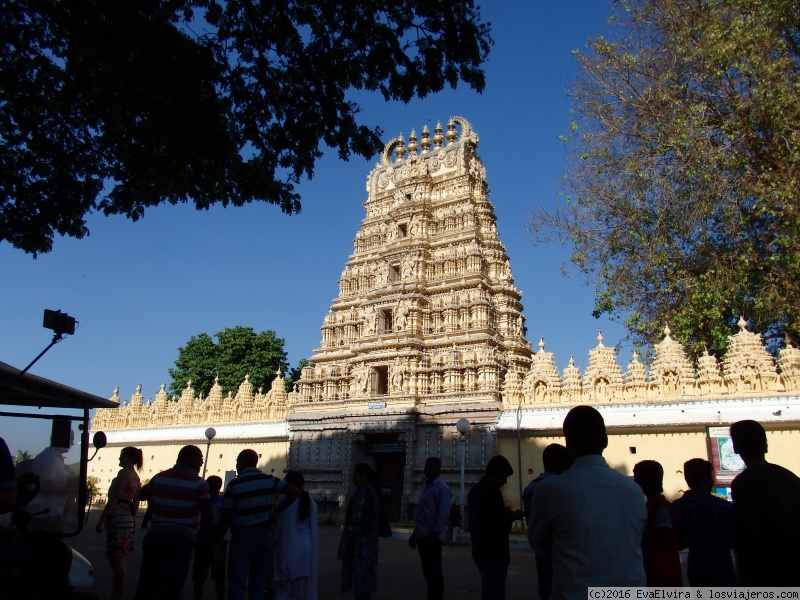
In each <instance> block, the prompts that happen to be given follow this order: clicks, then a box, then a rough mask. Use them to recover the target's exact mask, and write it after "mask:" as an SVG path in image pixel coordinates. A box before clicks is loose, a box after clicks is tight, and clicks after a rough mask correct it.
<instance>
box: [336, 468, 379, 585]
mask: <svg viewBox="0 0 800 600" xmlns="http://www.w3.org/2000/svg"><path fill="white" fill-rule="evenodd" d="M375 481H376V476H375V471H373V470H372V467H370V466H369V465H368V464H366V463H359V464H357V465H356V466H355V467H354V468H353V483H354V484H355V486H356V491H355V492H354V493H353V495H352V496H351V497H350V501H349V502H348V503H347V514H346V516H345V521H344V529H343V530H342V537H341V539H340V540H339V553H338V558H339V560H341V561H342V582H341V590H342V593H343V594H344V593H347V592H350V591H352V592H353V596H355V598H356V600H369V598H370V597H371V594H372V593H373V592H374V591H375V590H376V588H377V585H378V510H379V509H380V500H379V497H378V492H377V491H376V489H375V485H374V484H375Z"/></svg>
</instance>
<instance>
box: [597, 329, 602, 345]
mask: <svg viewBox="0 0 800 600" xmlns="http://www.w3.org/2000/svg"><path fill="white" fill-rule="evenodd" d="M597 343H598V344H599V345H600V346H602V345H603V332H602V331H598V332H597Z"/></svg>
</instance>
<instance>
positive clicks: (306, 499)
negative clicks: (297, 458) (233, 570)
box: [273, 471, 319, 600]
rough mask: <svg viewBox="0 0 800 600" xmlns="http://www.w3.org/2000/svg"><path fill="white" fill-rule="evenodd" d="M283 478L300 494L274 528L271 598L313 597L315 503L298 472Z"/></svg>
mask: <svg viewBox="0 0 800 600" xmlns="http://www.w3.org/2000/svg"><path fill="white" fill-rule="evenodd" d="M286 481H287V482H289V483H291V484H292V485H294V486H295V487H296V488H297V489H299V490H300V495H299V496H298V498H297V501H296V502H292V503H291V504H290V505H289V506H288V507H287V508H286V510H284V511H283V512H282V513H281V514H280V516H279V517H278V522H277V523H276V527H275V552H274V553H273V556H274V557H275V600H317V573H318V571H319V550H318V544H317V540H318V531H317V503H316V502H314V499H313V498H312V497H311V496H310V495H309V494H308V492H307V491H305V490H304V489H303V485H304V484H305V479H304V478H303V475H302V473H300V471H290V472H288V473H287V474H286Z"/></svg>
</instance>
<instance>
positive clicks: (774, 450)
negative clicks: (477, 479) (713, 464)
mask: <svg viewBox="0 0 800 600" xmlns="http://www.w3.org/2000/svg"><path fill="white" fill-rule="evenodd" d="M499 441H500V444H499V447H500V453H501V454H502V455H503V456H505V457H506V458H507V459H508V460H509V462H510V463H511V466H512V467H514V475H512V476H511V477H509V479H508V483H507V484H506V485H505V487H504V488H503V495H504V496H505V498H506V499H507V500H508V503H509V506H511V507H512V508H517V506H518V505H519V496H520V493H519V485H518V481H519V480H518V478H517V438H516V437H501V438H500V440H499ZM767 442H768V444H769V453H768V454H767V460H768V461H769V462H773V463H777V464H779V465H781V466H783V467H786V468H787V469H789V470H790V471H793V472H794V473H798V474H800V431H798V430H782V431H768V432H767ZM552 443H558V444H564V438H563V437H528V438H526V437H523V438H522V486H523V488H524V487H525V486H526V485H527V484H528V482H530V481H531V480H532V479H534V478H535V477H537V476H538V475H539V473H541V472H542V470H543V467H542V451H543V450H544V448H545V447H546V446H548V445H549V444H552ZM631 448H636V454H633V453H632V452H631ZM603 457H604V458H605V459H606V461H607V462H608V464H609V465H610V466H611V467H613V468H614V469H616V470H617V471H619V472H620V473H622V474H623V475H629V476H633V466H634V465H635V464H636V463H637V462H639V461H642V460H657V461H658V462H660V463H661V466H663V467H664V495H665V496H666V497H667V499H669V500H674V499H676V498H679V497H680V496H681V494H682V493H683V491H684V490H686V489H688V488H687V486H686V481H685V480H684V478H683V463H684V462H686V461H687V460H689V459H690V458H703V459H706V460H710V457H709V455H708V450H707V446H706V437H705V432H704V431H696V432H694V431H692V432H673V433H649V434H643V433H630V434H617V433H610V434H609V436H608V448H606V450H605V452H604V453H603ZM529 470H530V471H529Z"/></svg>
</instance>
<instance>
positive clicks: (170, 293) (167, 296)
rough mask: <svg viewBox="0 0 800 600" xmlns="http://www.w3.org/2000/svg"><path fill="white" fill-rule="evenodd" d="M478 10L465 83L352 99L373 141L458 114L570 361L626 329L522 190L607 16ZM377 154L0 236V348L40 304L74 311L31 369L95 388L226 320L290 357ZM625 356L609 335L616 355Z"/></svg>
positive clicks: (26, 350)
mask: <svg viewBox="0 0 800 600" xmlns="http://www.w3.org/2000/svg"><path fill="white" fill-rule="evenodd" d="M482 14H483V17H484V19H485V20H487V21H490V22H491V23H492V26H493V36H494V39H495V45H494V47H493V49H492V53H491V55H490V59H489V62H488V63H487V64H486V65H485V68H486V73H487V82H486V89H485V91H484V93H483V94H480V95H479V94H477V93H476V92H474V91H473V90H471V89H469V88H467V87H466V86H462V87H460V88H459V89H458V90H457V91H455V92H453V91H447V92H443V93H440V94H437V95H435V96H432V97H429V98H427V99H425V100H418V101H415V102H412V103H410V104H408V105H403V104H387V103H385V102H383V100H382V98H381V97H380V96H378V95H368V94H358V95H357V96H356V97H355V99H356V100H357V101H358V102H359V103H360V104H361V106H362V108H363V122H365V123H367V124H370V125H379V126H380V127H382V128H383V130H384V132H385V140H386V141H388V140H390V139H391V138H393V137H395V136H397V135H398V134H400V133H402V134H403V136H404V137H405V138H406V139H407V138H408V133H409V132H410V130H411V129H412V128H415V129H416V131H417V133H418V134H419V133H420V132H421V130H422V127H423V125H425V124H428V125H429V127H430V128H431V129H433V126H435V125H436V121H437V120H441V121H442V124H443V125H446V123H447V119H448V118H449V117H450V116H451V115H461V116H463V117H465V118H466V119H467V120H468V121H470V123H471V124H472V126H473V128H474V130H475V132H476V133H477V134H478V136H479V137H480V144H479V147H478V153H479V155H480V156H481V158H482V159H483V162H484V165H485V166H486V170H487V178H488V182H489V187H490V191H491V196H490V199H491V201H492V202H493V204H494V207H495V210H496V213H497V217H498V230H499V233H500V238H501V240H502V241H503V243H504V244H505V246H506V249H507V252H508V255H509V257H510V261H511V269H512V272H513V275H514V279H515V283H516V285H517V287H518V288H519V289H520V290H521V291H522V294H523V296H522V302H523V304H524V306H525V310H524V314H525V316H526V319H527V327H528V339H529V340H530V341H531V342H532V343H533V345H534V349H536V344H537V343H538V341H539V338H540V337H542V336H543V337H544V339H545V342H546V350H547V351H551V352H554V353H555V359H556V365H557V366H558V368H559V370H562V369H563V368H564V367H565V366H566V365H567V363H568V361H569V357H570V355H571V354H572V355H574V357H575V362H576V365H577V366H579V367H580V368H581V369H583V368H585V366H586V363H587V360H588V352H589V350H590V349H591V348H593V347H595V346H596V345H597V341H596V339H595V338H596V336H597V331H598V329H602V331H603V335H604V337H605V341H604V343H605V344H606V345H615V344H617V343H618V342H619V341H620V340H621V339H622V338H623V337H624V335H625V330H624V328H623V327H621V326H620V325H618V324H614V323H610V322H609V321H608V320H606V319H600V320H597V319H594V318H593V317H592V316H591V312H592V307H593V301H594V293H593V288H591V287H587V286H586V284H585V281H584V280H583V279H582V278H581V277H580V275H578V274H575V275H574V276H573V277H572V278H565V277H564V276H562V275H561V273H560V271H561V267H562V263H564V262H566V261H568V260H569V249H568V248H564V247H561V246H559V245H549V246H538V247H537V246H535V245H534V244H533V242H532V240H531V238H530V235H529V234H528V233H527V232H526V228H525V225H526V223H527V222H528V221H529V219H530V214H529V211H530V209H531V208H532V207H536V206H540V205H544V206H552V205H553V204H554V203H555V202H556V200H557V195H558V192H559V187H558V184H559V180H560V179H561V177H562V175H563V173H564V159H565V149H564V147H563V144H562V143H561V142H560V141H559V139H558V136H559V135H562V134H565V133H566V132H567V131H568V130H569V123H570V100H569V98H568V97H567V95H566V87H567V84H568V81H569V80H570V78H571V77H573V76H574V74H575V59H574V57H573V56H572V54H571V52H572V51H573V50H575V49H583V48H585V44H586V40H587V38H589V37H592V36H595V35H598V34H607V33H608V32H609V29H610V26H609V25H608V23H607V17H608V16H609V15H610V14H611V8H610V3H609V2H606V1H605V0H561V1H559V2H551V1H548V2H545V1H542V0H526V1H516V2H490V3H486V6H484V8H483V10H482ZM377 160H378V157H374V158H372V159H370V160H363V159H360V158H356V159H351V161H350V162H342V161H340V160H339V159H338V158H337V157H336V154H335V153H334V152H328V153H327V154H326V156H325V157H324V158H323V159H322V160H321V161H319V163H318V165H317V169H316V173H315V176H314V179H313V180H311V181H306V182H304V183H303V184H302V185H301V186H300V188H299V191H300V193H301V194H302V205H303V212H302V213H300V214H298V215H293V216H286V215H284V214H282V213H281V212H280V211H279V210H278V209H277V208H276V207H275V206H273V205H268V204H253V205H250V206H247V207H244V208H227V209H223V208H214V209H212V210H210V211H196V210H195V209H194V208H192V207H191V206H190V205H181V206H177V207H173V206H169V205H166V206H161V207H158V208H156V209H151V210H149V211H148V212H147V213H146V215H145V217H144V219H142V220H140V221H139V222H137V223H133V222H131V221H129V220H127V219H125V218H123V217H111V218H106V217H102V216H92V217H91V218H90V220H89V228H90V230H91V235H90V236H89V237H88V238H85V239H83V240H73V239H71V238H69V239H68V238H58V239H56V241H55V245H54V249H53V251H52V252H51V253H49V254H47V255H43V256H40V257H39V258H38V259H33V258H31V257H30V256H29V255H26V254H24V253H22V252H21V251H19V250H15V249H13V248H12V247H11V246H10V245H9V244H7V243H3V244H0V282H2V284H1V285H0V315H2V318H0V360H2V361H3V362H6V363H9V364H11V365H13V366H16V367H18V368H22V367H24V366H25V365H27V364H28V363H29V362H30V361H31V360H32V359H33V358H34V357H35V356H36V355H37V354H38V353H39V352H40V351H41V350H42V349H44V347H45V346H46V345H47V344H48V343H49V341H50V338H51V333H50V332H49V331H48V330H46V329H44V328H43V327H42V311H43V309H45V308H50V309H54V310H55V309H60V310H62V311H65V312H68V313H69V314H70V315H72V316H74V317H75V318H76V319H77V320H78V321H79V322H80V326H79V328H78V330H77V331H76V333H75V335H74V336H72V337H68V338H67V339H66V340H64V341H63V342H61V343H60V344H57V345H56V346H55V347H54V348H53V349H51V350H50V352H49V353H47V354H46V355H45V356H44V357H43V358H42V359H41V360H40V361H39V362H38V363H37V364H36V365H35V366H34V367H33V369H32V371H31V372H33V373H35V374H37V375H41V376H44V377H48V378H51V379H55V380H57V381H60V382H63V383H65V384H67V385H71V386H73V387H77V388H80V389H83V390H86V391H88V392H91V393H94V394H97V395H99V396H104V397H109V396H111V394H112V392H113V390H114V388H115V387H116V386H119V388H120V396H121V397H122V398H129V397H130V395H131V394H132V393H133V392H134V390H135V388H136V386H137V384H142V386H143V390H142V393H143V394H144V396H145V398H148V397H153V396H154V395H155V393H156V392H157V391H158V389H159V386H160V384H161V383H169V376H168V374H167V369H168V368H169V367H170V366H172V364H173V362H174V361H175V359H176V357H177V348H178V347H179V346H182V345H183V344H185V343H186V341H187V340H188V339H189V338H190V337H191V336H192V335H196V334H199V333H201V332H206V333H209V334H214V333H216V332H218V331H220V330H222V329H224V328H225V327H232V326H235V325H244V326H250V327H253V328H254V329H255V330H256V331H262V330H265V329H273V330H275V331H276V332H277V333H278V335H279V336H280V337H282V338H284V339H285V340H286V350H287V352H288V354H289V361H290V363H291V364H292V365H296V364H297V362H298V361H299V360H300V359H301V358H304V357H310V356H311V355H312V354H313V350H314V348H317V347H318V346H319V343H320V339H321V335H320V326H321V325H322V319H323V317H324V315H325V313H326V311H327V310H328V308H329V306H330V305H331V301H332V299H333V298H334V297H335V296H336V295H337V293H338V284H337V280H338V278H339V276H340V274H341V272H342V269H343V267H344V264H345V262H346V261H347V258H348V256H349V254H351V253H352V251H353V239H354V237H355V234H356V231H357V230H358V227H359V224H360V222H361V220H362V219H363V218H364V209H363V206H362V203H363V202H364V201H365V200H366V197H367V195H366V190H365V184H366V179H367V175H368V174H369V172H370V170H371V169H372V167H373V166H374V164H375V162H376V161H377ZM630 358H631V348H630V346H627V345H623V347H622V349H621V352H620V356H619V362H620V364H621V365H622V366H623V369H624V368H625V365H627V363H628V361H629V360H630ZM4 433H7V432H2V433H0V435H3V434H4ZM9 445H11V444H9Z"/></svg>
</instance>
